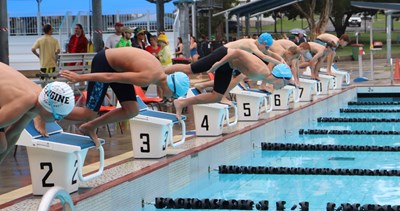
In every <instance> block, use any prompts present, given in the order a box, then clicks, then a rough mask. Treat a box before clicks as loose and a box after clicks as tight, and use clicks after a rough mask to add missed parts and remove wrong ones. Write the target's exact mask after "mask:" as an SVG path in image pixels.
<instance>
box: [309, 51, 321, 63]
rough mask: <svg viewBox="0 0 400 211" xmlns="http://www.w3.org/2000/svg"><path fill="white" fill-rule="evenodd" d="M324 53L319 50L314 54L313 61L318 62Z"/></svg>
mask: <svg viewBox="0 0 400 211" xmlns="http://www.w3.org/2000/svg"><path fill="white" fill-rule="evenodd" d="M323 54H324V51H318V52H317V53H316V54H315V55H314V56H313V58H312V59H311V61H314V62H317V61H318V59H319V58H320V57H322V55H323Z"/></svg>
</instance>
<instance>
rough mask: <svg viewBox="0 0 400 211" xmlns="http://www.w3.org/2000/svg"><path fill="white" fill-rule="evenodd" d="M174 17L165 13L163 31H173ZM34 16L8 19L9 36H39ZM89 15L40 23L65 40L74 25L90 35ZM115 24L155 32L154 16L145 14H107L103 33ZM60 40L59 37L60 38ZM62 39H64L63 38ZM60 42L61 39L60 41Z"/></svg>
mask: <svg viewBox="0 0 400 211" xmlns="http://www.w3.org/2000/svg"><path fill="white" fill-rule="evenodd" d="M174 18H175V15H174V14H172V13H166V14H165V17H164V22H165V23H164V28H165V31H172V30H173V20H174ZM37 20H38V19H37V17H36V16H29V17H28V16H27V17H23V16H18V17H9V24H10V25H9V33H10V36H24V35H40V34H42V32H39V33H38V27H37V22H38V21H37ZM90 21H91V17H90V13H89V12H86V11H82V12H78V13H77V14H72V13H71V12H66V13H65V14H64V15H58V16H42V17H41V22H42V23H43V24H47V23H48V24H51V25H52V26H53V28H54V31H53V34H54V35H60V36H62V38H63V37H64V36H65V37H67V39H68V38H69V36H70V35H71V34H72V33H73V28H74V25H75V24H76V23H80V24H82V26H83V28H84V30H85V31H86V33H90V32H91V30H90V27H91V25H90ZM116 22H122V23H124V24H126V25H128V26H131V27H142V28H146V29H148V30H150V31H157V20H156V14H154V13H150V12H149V11H146V12H143V11H141V12H120V11H117V12H109V13H107V14H104V15H103V17H102V23H103V33H112V32H114V25H115V23H116ZM60 38H61V37H60ZM63 39H64V38H63ZM61 40H62V39H61Z"/></svg>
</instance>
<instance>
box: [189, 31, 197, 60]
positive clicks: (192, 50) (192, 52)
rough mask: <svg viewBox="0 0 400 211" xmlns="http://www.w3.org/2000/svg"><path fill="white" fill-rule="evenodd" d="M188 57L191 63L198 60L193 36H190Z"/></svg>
mask: <svg viewBox="0 0 400 211" xmlns="http://www.w3.org/2000/svg"><path fill="white" fill-rule="evenodd" d="M190 57H191V58H192V62H196V61H197V60H198V59H199V54H198V53H197V42H196V38H195V37H194V36H190Z"/></svg>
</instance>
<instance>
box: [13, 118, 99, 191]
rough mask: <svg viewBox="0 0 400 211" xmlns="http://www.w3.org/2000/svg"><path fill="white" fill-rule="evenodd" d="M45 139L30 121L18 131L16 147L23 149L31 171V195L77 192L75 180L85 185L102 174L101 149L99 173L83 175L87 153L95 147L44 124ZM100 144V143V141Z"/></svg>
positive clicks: (48, 124)
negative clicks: (59, 189)
mask: <svg viewBox="0 0 400 211" xmlns="http://www.w3.org/2000/svg"><path fill="white" fill-rule="evenodd" d="M46 131H47V132H48V133H49V137H43V136H41V135H40V134H39V133H38V132H37V131H36V129H35V127H34V125H33V122H31V123H29V125H28V126H27V127H26V128H25V130H24V131H23V132H22V134H21V136H20V138H19V139H18V142H17V145H21V146H26V147H27V151H28V159H29V168H30V171H31V179H32V189H33V190H32V191H33V195H43V194H45V193H46V191H47V190H49V189H50V188H51V187H54V186H60V187H63V188H64V189H65V190H66V191H67V192H68V193H72V192H75V191H77V190H78V186H79V181H81V182H86V181H88V180H91V179H93V178H95V177H97V176H100V175H101V174H102V173H103V169H104V149H103V147H102V146H100V147H99V155H100V165H99V170H98V171H97V172H95V173H93V174H90V175H87V176H83V173H82V169H83V164H84V160H85V157H86V154H87V151H88V150H89V149H91V148H95V144H94V142H93V141H92V140H91V139H90V138H89V137H88V136H81V135H77V134H72V133H65V132H63V129H62V128H61V127H60V126H59V125H58V124H57V123H55V122H52V123H46ZM100 141H101V143H102V144H104V140H102V139H101V140H100Z"/></svg>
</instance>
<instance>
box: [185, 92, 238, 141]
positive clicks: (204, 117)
mask: <svg viewBox="0 0 400 211" xmlns="http://www.w3.org/2000/svg"><path fill="white" fill-rule="evenodd" d="M199 94H201V92H200V91H199V90H197V89H196V88H190V89H189V91H188V93H187V94H186V97H194V96H196V95H199ZM230 107H231V106H229V105H226V104H222V103H208V104H198V105H193V113H194V123H195V127H196V136H219V135H221V134H222V130H223V126H224V119H226V125H227V126H228V127H233V126H235V125H236V124H237V121H238V111H237V106H236V105H235V106H233V108H234V111H235V117H234V121H233V122H230V121H229V119H230V118H229V108H230Z"/></svg>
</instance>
